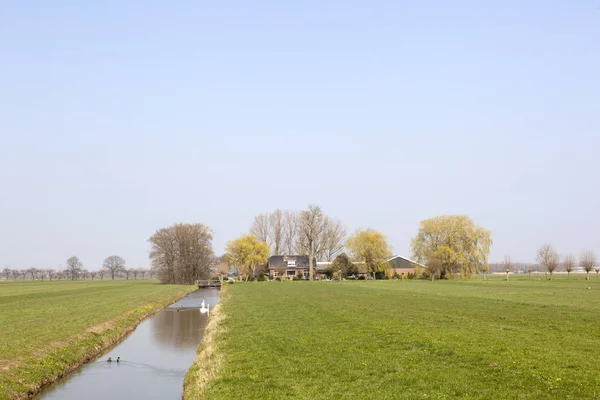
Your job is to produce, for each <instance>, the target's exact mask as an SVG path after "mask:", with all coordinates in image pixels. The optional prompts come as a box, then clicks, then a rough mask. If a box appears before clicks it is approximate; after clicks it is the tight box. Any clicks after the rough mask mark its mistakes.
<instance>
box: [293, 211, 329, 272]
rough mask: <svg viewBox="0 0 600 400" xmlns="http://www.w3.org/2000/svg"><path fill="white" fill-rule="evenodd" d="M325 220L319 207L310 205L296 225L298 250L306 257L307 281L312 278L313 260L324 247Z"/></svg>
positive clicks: (301, 214)
mask: <svg viewBox="0 0 600 400" xmlns="http://www.w3.org/2000/svg"><path fill="white" fill-rule="evenodd" d="M326 220H327V218H326V217H325V215H324V214H323V211H321V207H319V206H316V205H314V204H311V205H309V206H308V209H306V210H304V211H302V212H301V213H300V218H299V223H298V233H299V235H298V248H299V249H300V250H302V252H303V253H304V254H306V255H307V256H308V279H309V280H311V281H312V280H313V277H314V265H313V264H314V259H315V258H316V257H317V255H319V254H321V251H322V250H323V245H324V242H325V241H324V240H323V238H324V236H325V230H326V228H327V222H326Z"/></svg>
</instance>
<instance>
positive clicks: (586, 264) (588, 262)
mask: <svg viewBox="0 0 600 400" xmlns="http://www.w3.org/2000/svg"><path fill="white" fill-rule="evenodd" d="M579 263H580V264H581V266H582V267H583V269H584V270H585V272H586V277H585V279H586V280H588V281H589V280H590V272H591V271H592V270H593V269H594V267H595V266H596V255H595V254H594V252H593V251H586V252H585V253H583V254H582V255H581V258H580V260H579Z"/></svg>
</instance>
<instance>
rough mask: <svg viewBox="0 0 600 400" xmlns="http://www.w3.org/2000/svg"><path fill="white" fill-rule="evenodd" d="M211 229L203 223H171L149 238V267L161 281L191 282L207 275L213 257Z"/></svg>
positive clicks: (207, 277)
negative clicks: (150, 262) (150, 265)
mask: <svg viewBox="0 0 600 400" xmlns="http://www.w3.org/2000/svg"><path fill="white" fill-rule="evenodd" d="M212 239H213V235H212V230H211V229H210V228H209V227H207V226H206V225H203V224H175V225H173V226H171V227H169V228H162V229H159V230H157V231H156V232H155V233H154V235H152V237H150V239H149V241H150V244H151V249H150V260H151V261H152V268H153V270H154V272H155V273H156V275H157V277H158V279H159V280H160V281H161V282H162V283H175V284H187V285H190V284H193V283H194V282H195V281H196V280H199V279H209V278H210V270H211V267H212V264H213V261H214V252H213V249H212Z"/></svg>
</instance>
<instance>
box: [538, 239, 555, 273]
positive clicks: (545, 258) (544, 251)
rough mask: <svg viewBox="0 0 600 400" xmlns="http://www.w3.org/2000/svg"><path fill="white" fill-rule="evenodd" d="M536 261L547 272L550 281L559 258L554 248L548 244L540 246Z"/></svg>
mask: <svg viewBox="0 0 600 400" xmlns="http://www.w3.org/2000/svg"><path fill="white" fill-rule="evenodd" d="M537 261H538V262H539V263H540V265H541V266H542V267H544V269H545V270H546V271H548V273H549V274H550V280H552V274H553V273H554V271H555V270H556V268H558V265H559V264H560V257H559V256H558V253H557V252H556V250H554V247H552V245H549V244H544V245H542V247H540V248H539V249H538V251H537Z"/></svg>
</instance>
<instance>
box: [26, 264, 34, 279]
mask: <svg viewBox="0 0 600 400" xmlns="http://www.w3.org/2000/svg"><path fill="white" fill-rule="evenodd" d="M36 273H37V269H35V268H33V267H31V268H27V270H25V274H27V275H29V276H31V280H32V281H34V280H35V274H36Z"/></svg>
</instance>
